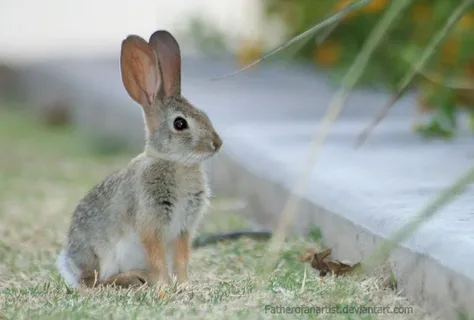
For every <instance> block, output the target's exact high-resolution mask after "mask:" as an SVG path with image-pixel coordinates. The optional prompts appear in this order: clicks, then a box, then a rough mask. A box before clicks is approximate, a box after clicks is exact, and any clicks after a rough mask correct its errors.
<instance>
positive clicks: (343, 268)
mask: <svg viewBox="0 0 474 320" xmlns="http://www.w3.org/2000/svg"><path fill="white" fill-rule="evenodd" d="M331 253H332V249H331V248H328V249H326V250H324V251H321V252H319V253H318V252H315V250H314V249H308V250H307V251H306V252H304V253H303V254H302V255H301V256H300V260H301V261H302V262H308V261H310V262H311V267H313V268H314V269H316V270H318V271H319V276H320V277H324V276H325V275H327V274H328V273H333V274H334V275H336V276H341V275H344V274H347V273H350V272H352V271H354V270H355V269H356V268H358V267H359V266H360V262H358V263H355V264H350V263H346V262H341V261H339V260H334V259H329V258H328V257H329V256H330V255H331ZM311 254H312V257H311Z"/></svg>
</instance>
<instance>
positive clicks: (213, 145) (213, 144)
mask: <svg viewBox="0 0 474 320" xmlns="http://www.w3.org/2000/svg"><path fill="white" fill-rule="evenodd" d="M221 147H222V140H221V138H220V137H219V136H218V135H216V136H215V137H214V140H212V142H211V148H212V149H213V150H214V151H216V152H217V151H219V149H220V148H221Z"/></svg>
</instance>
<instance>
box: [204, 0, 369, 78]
mask: <svg viewBox="0 0 474 320" xmlns="http://www.w3.org/2000/svg"><path fill="white" fill-rule="evenodd" d="M372 1H373V0H359V1H357V2H354V3H351V4H350V5H348V6H346V7H345V8H344V9H342V10H341V11H339V12H337V13H335V14H333V15H331V16H330V17H328V18H326V19H324V20H323V21H321V22H319V23H317V24H316V25H314V26H313V27H311V28H309V29H308V30H306V31H304V32H302V33H300V34H299V35H297V36H296V37H294V38H292V39H290V40H288V41H286V42H284V43H282V44H281V45H279V46H278V47H276V48H275V49H272V50H270V52H268V53H266V54H265V55H263V56H262V57H260V58H259V59H257V60H255V61H254V62H252V63H250V64H248V65H246V66H245V67H243V68H241V69H239V70H237V71H235V72H232V73H230V74H227V75H225V76H221V77H217V78H212V79H211V81H215V80H221V79H225V78H229V77H233V76H235V75H237V74H239V73H241V72H242V71H245V70H247V69H249V68H251V67H253V66H254V65H256V64H257V63H260V62H262V61H264V60H266V59H268V58H269V57H270V56H272V55H274V54H275V53H277V52H279V51H281V50H283V49H285V48H287V47H289V46H291V45H292V44H293V43H295V42H297V41H299V40H301V39H303V38H305V37H307V36H310V35H312V34H314V33H315V32H317V31H319V30H321V29H323V28H324V27H326V26H328V25H332V24H333V23H335V22H338V21H339V20H341V19H343V18H344V17H345V16H347V15H348V14H349V13H351V12H352V11H354V10H357V9H359V8H362V7H363V6H365V5H367V4H368V3H370V2H372Z"/></svg>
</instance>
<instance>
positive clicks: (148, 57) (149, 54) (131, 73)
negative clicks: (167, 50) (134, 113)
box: [120, 35, 161, 108]
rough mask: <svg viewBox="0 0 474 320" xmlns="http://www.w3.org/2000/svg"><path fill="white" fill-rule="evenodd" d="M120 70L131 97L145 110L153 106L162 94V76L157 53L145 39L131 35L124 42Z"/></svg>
mask: <svg viewBox="0 0 474 320" xmlns="http://www.w3.org/2000/svg"><path fill="white" fill-rule="evenodd" d="M120 69H121V72H122V81H123V85H124V86H125V89H126V90H127V92H128V94H129V95H130V97H131V98H132V99H133V100H135V101H136V102H138V103H139V104H141V105H142V106H143V107H144V108H147V107H149V106H151V104H152V103H153V101H154V100H155V98H156V97H157V95H158V94H159V92H160V87H161V74H160V66H159V62H158V58H157V57H156V53H155V52H154V51H153V49H152V48H151V47H150V45H149V44H148V43H147V42H146V41H145V40H144V39H143V38H141V37H139V36H135V35H131V36H128V37H127V38H126V39H125V40H123V42H122V51H121V55H120Z"/></svg>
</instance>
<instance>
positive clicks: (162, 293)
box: [158, 290, 165, 298]
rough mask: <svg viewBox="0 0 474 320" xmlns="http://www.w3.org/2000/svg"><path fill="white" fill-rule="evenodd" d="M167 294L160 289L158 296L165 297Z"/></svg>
mask: <svg viewBox="0 0 474 320" xmlns="http://www.w3.org/2000/svg"><path fill="white" fill-rule="evenodd" d="M164 296H165V292H164V291H163V290H160V291H159V292H158V297H160V298H163V297H164Z"/></svg>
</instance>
